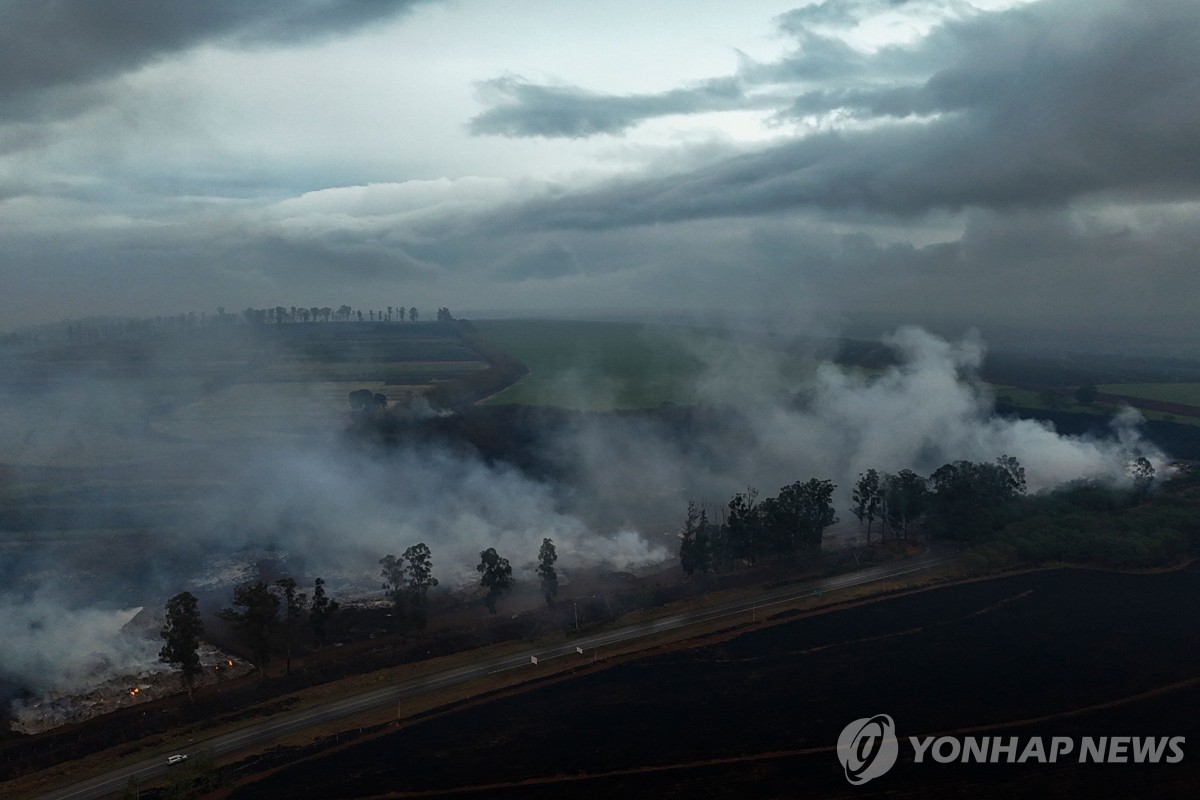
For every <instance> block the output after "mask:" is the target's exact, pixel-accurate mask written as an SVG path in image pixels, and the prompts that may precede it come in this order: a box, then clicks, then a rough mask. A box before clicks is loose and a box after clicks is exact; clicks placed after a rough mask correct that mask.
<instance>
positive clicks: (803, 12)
mask: <svg viewBox="0 0 1200 800" xmlns="http://www.w3.org/2000/svg"><path fill="white" fill-rule="evenodd" d="M912 5H917V3H916V2H914V1H913V0H824V2H820V3H813V4H812V5H807V6H802V7H800V8H794V9H792V10H791V11H788V12H785V13H783V14H780V15H779V17H778V19H777V23H778V25H779V29H780V30H782V31H784V32H786V33H793V34H794V33H803V32H804V31H806V30H807V28H808V26H809V25H839V26H841V25H853V24H855V23H857V22H858V21H859V20H861V19H862V18H863V17H865V16H867V15H868V14H871V13H878V12H879V11H884V10H887V9H890V8H899V7H901V6H912Z"/></svg>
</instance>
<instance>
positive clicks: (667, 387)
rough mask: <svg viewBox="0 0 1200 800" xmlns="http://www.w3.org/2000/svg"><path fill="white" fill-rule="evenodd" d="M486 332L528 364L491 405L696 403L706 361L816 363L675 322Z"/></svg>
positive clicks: (485, 325)
mask: <svg viewBox="0 0 1200 800" xmlns="http://www.w3.org/2000/svg"><path fill="white" fill-rule="evenodd" d="M473 324H474V326H475V328H476V330H477V331H478V332H479V334H480V335H481V336H482V337H483V338H484V339H486V340H488V341H489V342H491V343H493V344H495V345H496V346H497V347H499V348H500V349H502V350H504V351H506V352H508V353H511V354H512V355H513V356H515V357H516V358H518V359H520V360H521V361H523V362H524V363H525V364H526V365H527V366H528V367H529V370H530V373H529V375H527V376H526V377H525V378H523V379H521V380H520V381H519V382H517V383H516V384H514V385H513V386H510V387H509V388H508V389H505V390H504V391H502V392H499V393H498V394H496V395H493V396H492V397H490V398H488V400H486V401H485V403H487V404H490V405H497V404H507V403H520V404H524V405H543V406H560V407H563V408H573V409H578V410H583V411H609V410H613V409H632V408H650V407H653V406H657V405H661V404H663V403H676V404H680V405H687V404H694V403H697V402H699V401H700V399H701V397H702V392H701V387H702V385H703V383H704V381H705V379H706V377H707V374H706V366H705V365H706V363H714V362H720V361H721V360H722V359H737V358H742V359H743V360H744V359H745V358H748V357H754V356H759V357H764V358H769V359H772V360H773V361H775V362H778V365H779V367H780V371H781V372H782V373H783V375H784V377H785V378H795V377H797V376H798V375H800V374H803V373H804V372H805V371H806V370H809V371H811V369H812V365H813V362H812V361H811V360H810V359H808V358H805V357H798V356H795V357H793V356H788V355H787V354H784V353H781V352H778V351H772V350H771V349H770V348H769V347H768V346H766V345H763V344H758V343H754V342H748V341H742V340H735V339H731V338H730V337H729V336H728V335H725V334H722V333H719V332H717V331H715V330H709V329H701V328H692V327H684V326H672V325H646V324H639V323H626V322H579V321H564V320H484V321H476V322H474V323H473Z"/></svg>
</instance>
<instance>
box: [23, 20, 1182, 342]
mask: <svg viewBox="0 0 1200 800" xmlns="http://www.w3.org/2000/svg"><path fill="white" fill-rule="evenodd" d="M368 6H369V7H368ZM615 43H620V46H615ZM0 72H2V73H3V74H4V75H5V76H6V80H5V81H4V85H3V86H0V285H3V286H4V287H5V292H3V293H0V326H2V327H3V328H5V329H6V330H13V329H15V328H19V327H24V326H28V325H36V324H40V323H44V322H56V321H59V320H62V319H65V318H79V317H83V316H88V315H103V316H107V315H114V316H126V315H129V316H138V315H139V314H141V313H142V310H143V309H164V310H166V309H172V308H174V309H180V308H183V309H199V308H216V307H217V306H218V305H222V304H226V305H228V303H229V298H245V300H244V301H243V303H244V304H246V305H256V306H257V305H259V304H261V303H263V302H265V301H266V300H267V299H269V298H283V297H340V298H343V299H344V300H347V301H349V302H351V303H353V304H356V305H360V304H365V301H369V302H371V303H375V302H376V298H380V297H394V298H396V302H405V303H409V302H413V301H414V300H415V301H416V302H417V304H418V305H420V303H421V302H423V300H422V298H430V297H434V298H444V300H443V301H442V302H443V303H444V302H450V303H451V307H453V306H454V303H455V302H457V304H458V306H459V307H460V309H461V313H462V314H464V315H467V314H476V315H484V314H486V315H488V316H491V315H496V316H511V315H519V316H543V315H549V316H568V317H592V316H597V317H609V316H612V315H614V314H616V315H620V316H626V315H630V316H634V317H656V318H678V317H679V316H680V315H687V314H689V313H691V312H690V311H689V309H698V310H699V311H698V313H699V315H701V316H703V315H706V314H711V315H712V316H713V317H714V318H718V317H720V318H726V319H731V320H741V319H756V318H757V319H760V320H764V321H767V322H768V323H769V324H770V325H772V326H775V327H776V328H778V329H784V328H789V329H792V330H796V331H803V330H811V329H813V328H816V329H821V330H836V329H843V328H845V329H859V328H862V329H867V330H875V329H878V328H879V327H880V326H881V325H893V324H896V323H898V322H911V323H914V324H918V325H923V326H932V327H937V328H939V329H942V330H949V329H953V328H955V327H961V326H962V325H964V324H966V325H971V324H974V325H977V326H979V327H981V328H984V329H987V331H996V332H1001V333H999V335H1000V336H1001V338H1011V339H1014V340H1016V339H1020V338H1029V339H1036V338H1037V336H1039V335H1040V336H1045V337H1047V338H1052V339H1053V338H1058V337H1059V336H1060V335H1063V336H1068V335H1069V338H1071V339H1072V340H1079V341H1081V342H1084V343H1087V342H1088V340H1089V338H1090V339H1091V340H1092V343H1093V346H1098V347H1121V348H1128V347H1132V348H1135V349H1139V348H1141V349H1144V348H1146V347H1148V346H1150V340H1151V339H1153V340H1154V341H1155V342H1157V344H1156V345H1154V346H1158V347H1161V348H1164V349H1165V350H1171V349H1173V348H1175V347H1177V346H1181V345H1186V344H1187V342H1188V341H1189V340H1193V339H1200V336H1198V333H1200V323H1198V322H1197V321H1196V316H1195V313H1194V305H1195V301H1196V298H1197V297H1200V273H1198V271H1197V268H1196V261H1195V253H1196V252H1198V251H1200V239H1198V238H1197V236H1198V234H1197V229H1196V225H1195V219H1196V214H1197V208H1198V207H1200V162H1198V161H1197V159H1196V148H1195V142H1196V141H1197V140H1200V117H1197V115H1196V113H1195V109H1196V108H1200V86H1198V85H1197V83H1196V81H1195V80H1193V79H1192V76H1194V75H1196V74H1197V73H1200V5H1198V4H1196V3H1195V2H1193V1H1192V0H1162V2H1156V3H1151V4H1145V3H1135V2H1132V0H1103V1H1102V2H1092V1H1091V0H1086V1H1085V0H974V2H972V3H969V4H966V3H960V2H956V1H955V0H930V1H929V2H905V3H895V2H885V0H825V1H824V2H818V1H814V0H748V2H745V3H738V4H730V3H725V2H717V0H703V1H702V2H682V0H663V2H659V3H655V4H654V5H653V7H646V6H645V5H644V4H642V5H638V4H633V3H631V2H629V0H598V2H593V3H589V4H582V5H581V4H574V3H561V2H555V1H554V0H522V2H520V3H518V4H517V5H515V6H511V5H507V4H497V3H494V2H489V1H488V0H458V1H457V2H454V3H448V2H444V1H443V0H380V2H375V3H369V4H363V3H350V2H332V3H317V4H311V3H294V4H292V3H283V4H280V3H266V4H260V3H245V4H232V5H231V4H217V5H208V4H201V5H199V6H196V7H195V8H192V9H190V10H189V11H188V12H187V13H180V12H178V10H177V9H176V8H175V7H174V5H172V4H149V5H147V4H144V3H129V2H127V0H114V1H113V2H110V3H106V4H105V10H104V11H103V12H99V11H97V10H95V9H92V8H91V7H90V6H89V4H86V3H78V2H64V3H56V4H52V5H47V4H44V3H43V4H37V3H34V4H23V5H20V4H19V5H18V6H16V7H14V8H13V10H12V13H11V14H10V15H9V18H7V19H6V25H5V27H4V29H3V30H0ZM1022 331H1038V332H1039V333H1033V334H1027V333H1022ZM1010 332H1012V335H1010ZM985 335H987V336H988V337H989V338H994V336H995V335H996V334H993V333H987V332H985ZM1139 340H1140V341H1139ZM1191 349H1194V347H1193V348H1189V350H1191Z"/></svg>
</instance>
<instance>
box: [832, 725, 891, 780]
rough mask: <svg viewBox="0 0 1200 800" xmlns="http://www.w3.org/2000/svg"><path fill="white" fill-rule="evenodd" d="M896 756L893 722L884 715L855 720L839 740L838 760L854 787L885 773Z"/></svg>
mask: <svg viewBox="0 0 1200 800" xmlns="http://www.w3.org/2000/svg"><path fill="white" fill-rule="evenodd" d="M899 753H900V744H899V742H897V741H896V723H895V722H893V721H892V718H891V717H889V716H888V715H887V714H876V715H875V716H873V717H864V718H863V719H856V720H854V722H851V723H850V724H849V725H847V726H846V727H844V728H842V734H841V736H839V737H838V743H837V756H838V761H840V762H842V767H843V768H844V769H845V770H846V780H848V781H850V783H852V784H854V785H855V786H859V785H861V784H864V783H866V782H867V781H869V780H871V779H872V778H878V777H879V776H880V775H882V774H884V773H885V772H887V771H888V770H889V769H891V768H892V765H893V764H895V763H896V756H897V755H899Z"/></svg>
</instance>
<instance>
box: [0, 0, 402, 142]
mask: <svg viewBox="0 0 1200 800" xmlns="http://www.w3.org/2000/svg"><path fill="white" fill-rule="evenodd" d="M420 2H423V0H254V1H253V2H247V0H204V2H196V1H195V0H106V2H103V3H98V2H94V1H93V0H10V1H9V2H5V3H3V4H0V75H2V76H3V79H2V80H0V117H4V118H8V119H14V118H27V117H42V116H48V117H56V116H63V115H65V114H67V113H69V112H70V111H72V110H76V109H78V108H80V107H81V106H83V105H85V104H86V103H87V102H88V99H89V98H88V97H87V96H86V95H80V94H78V93H77V92H74V91H73V90H72V89H71V87H72V86H75V85H78V84H86V83H89V82H92V81H95V80H98V79H104V78H111V77H113V76H115V75H118V74H120V73H122V72H125V71H127V70H131V69H135V68H137V67H139V66H142V65H143V64H146V63H148V62H150V61H152V60H154V59H155V58H159V57H161V56H164V55H167V54H169V53H171V52H175V51H179V50H184V49H186V48H189V47H192V46H195V45H197V44H200V43H202V42H205V41H210V40H217V39H221V40H228V41H231V42H233V43H236V44H240V45H243V46H249V45H254V44H257V43H283V42H290V41H297V40H304V39H312V38H319V37H321V36H326V35H332V34H335V33H339V32H343V31H348V30H353V29H355V28H358V27H361V26H363V25H366V24H368V23H371V22H374V21H376V20H379V19H383V18H385V17H388V16H391V15H393V14H396V13H399V12H402V11H405V10H407V9H409V8H411V7H413V6H415V5H417V4H418V3H420Z"/></svg>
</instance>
